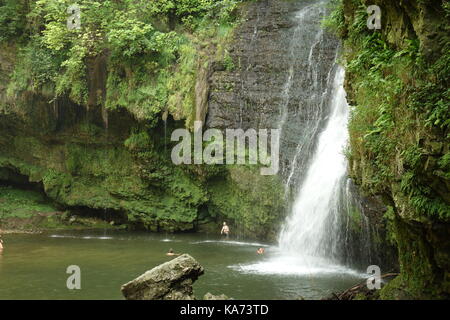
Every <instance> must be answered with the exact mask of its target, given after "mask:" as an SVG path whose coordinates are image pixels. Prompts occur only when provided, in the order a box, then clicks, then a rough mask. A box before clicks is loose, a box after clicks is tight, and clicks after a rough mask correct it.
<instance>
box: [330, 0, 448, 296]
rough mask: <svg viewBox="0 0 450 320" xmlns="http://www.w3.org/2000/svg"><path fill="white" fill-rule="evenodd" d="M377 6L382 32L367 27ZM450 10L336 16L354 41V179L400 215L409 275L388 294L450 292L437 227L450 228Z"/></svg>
mask: <svg viewBox="0 0 450 320" xmlns="http://www.w3.org/2000/svg"><path fill="white" fill-rule="evenodd" d="M372 4H376V5H378V6H380V8H381V12H382V26H383V27H382V29H381V30H379V31H376V30H375V31H372V30H369V29H368V28H367V27H366V21H367V18H368V15H367V12H366V8H367V6H368V5H372ZM449 9H450V8H449V6H448V4H447V3H444V2H442V1H437V2H431V1H413V3H408V4H404V5H403V4H400V5H398V6H397V5H394V4H393V3H391V2H388V1H381V0H379V1H374V2H370V3H369V2H368V1H363V0H359V1H350V0H348V1H347V0H344V1H342V3H341V4H340V5H339V7H338V9H337V10H336V12H335V14H334V16H333V19H332V21H334V23H335V25H336V26H337V27H336V29H337V31H338V33H339V34H340V36H341V37H343V38H344V48H345V50H344V58H345V60H346V69H347V76H346V89H347V92H348V96H349V101H350V103H351V105H352V106H353V107H352V111H351V120H350V125H349V132H350V152H349V160H350V169H351V175H352V177H353V178H354V179H355V181H356V182H357V183H358V184H360V185H361V186H362V188H363V189H365V190H366V191H367V192H369V193H371V194H381V195H383V197H384V198H385V199H387V200H388V201H387V204H388V205H391V206H392V209H393V210H391V213H392V214H390V217H389V221H390V222H389V224H390V230H391V236H390V237H391V239H395V241H396V244H397V246H398V250H399V260H400V265H401V276H400V277H399V278H398V279H396V280H395V281H393V282H392V283H391V284H389V285H387V286H386V287H385V288H384V289H383V291H382V295H381V296H382V297H383V298H402V297H403V298H437V297H447V296H448V295H449V291H448V289H449V286H448V277H449V276H448V275H449V270H450V268H449V265H450V264H449V262H450V256H449V254H448V252H449V251H448V246H447V245H443V244H442V242H445V243H448V232H447V233H445V232H436V231H435V229H436V228H443V229H444V230H447V231H448V229H449V222H450V180H449V167H448V161H447V160H448V155H447V154H448V152H449V146H450V131H449V126H450V120H449V119H450V106H449V103H448V101H449V98H450V96H449V95H450V91H449V89H448V88H449V82H448V81H449V79H450V68H449V59H450V54H449V52H450V51H449V48H450V41H449V29H448V28H449V27H448V24H445V23H444V20H445V19H443V18H444V16H445V17H446V19H448V18H449V17H450V10H449ZM328 25H330V23H328ZM438 226H439V227H438ZM437 239H440V240H437ZM440 242H441V243H440ZM399 290H400V291H402V293H399V292H400V291H399Z"/></svg>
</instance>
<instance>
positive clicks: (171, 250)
mask: <svg viewBox="0 0 450 320" xmlns="http://www.w3.org/2000/svg"><path fill="white" fill-rule="evenodd" d="M166 255H168V256H179V255H180V254H179V253H175V252H173V249H172V248H170V249H169V252H167V253H166Z"/></svg>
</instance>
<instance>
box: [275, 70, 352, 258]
mask: <svg viewBox="0 0 450 320" xmlns="http://www.w3.org/2000/svg"><path fill="white" fill-rule="evenodd" d="M343 81H344V70H343V69H342V68H340V67H339V68H338V70H337V71H336V75H335V78H334V81H333V86H332V94H331V102H330V104H331V105H330V116H329V119H328V122H327V124H326V127H325V129H324V130H323V131H322V132H321V133H320V135H319V140H318V145H317V148H316V151H315V154H314V156H313V158H312V160H311V163H310V166H309V168H308V170H307V174H306V176H305V179H304V181H303V183H302V185H301V187H300V190H299V192H298V195H297V197H296V199H295V203H294V205H293V208H292V212H291V214H290V216H289V217H288V218H287V221H286V223H285V226H284V229H283V230H282V232H281V235H280V239H279V247H280V250H281V251H282V252H286V253H288V254H289V255H293V256H298V257H301V258H302V259H303V260H308V263H313V261H314V259H317V258H322V259H324V258H329V257H332V256H333V255H334V254H335V253H336V252H335V242H337V239H338V237H337V235H336V232H338V230H337V228H335V226H337V222H338V220H339V210H338V209H339V203H338V201H339V200H340V197H339V195H340V188H341V187H342V180H343V178H344V177H345V175H346V170H347V161H346V159H345V156H344V154H343V150H344V147H345V145H346V143H347V139H348V133H347V122H348V105H347V100H346V94H345V91H344V88H343Z"/></svg>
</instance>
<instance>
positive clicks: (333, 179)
mask: <svg viewBox="0 0 450 320" xmlns="http://www.w3.org/2000/svg"><path fill="white" fill-rule="evenodd" d="M327 2H328V1H320V2H317V3H314V4H306V3H305V5H304V6H303V7H302V8H300V9H299V10H298V11H297V12H295V13H294V14H292V16H291V17H292V23H293V27H292V29H291V31H290V33H289V34H288V35H287V37H286V38H288V39H289V40H290V43H289V46H287V47H286V50H285V60H283V61H285V64H284V65H283V66H284V76H285V78H284V81H285V82H284V83H283V84H282V85H280V86H279V97H280V99H279V110H280V115H279V117H278V122H277V124H278V128H280V129H281V132H282V134H281V144H280V145H281V153H280V156H281V159H280V160H281V161H280V162H281V163H282V173H281V176H282V178H283V179H284V182H285V189H286V194H285V195H286V196H285V199H286V201H289V203H290V205H289V208H288V212H287V218H286V220H285V222H284V224H283V226H282V229H281V232H280V234H279V239H278V246H276V247H271V248H270V249H268V250H267V254H266V255H265V256H264V257H262V259H261V260H260V261H259V262H258V263H255V264H249V265H239V266H234V267H235V268H237V269H238V270H240V271H243V272H255V273H271V274H273V273H275V274H283V275H286V274H297V275H311V274H322V273H327V274H329V273H333V274H336V273H337V274H340V273H351V274H355V275H356V274H357V275H358V276H359V275H360V274H359V272H356V271H354V270H352V269H349V268H348V265H352V266H354V263H353V261H350V260H349V259H348V258H349V256H350V255H352V253H353V252H352V250H353V248H350V247H346V244H347V243H346V240H349V237H351V236H352V234H351V233H350V232H349V230H348V228H349V220H348V219H349V216H348V212H349V210H350V207H351V203H352V201H353V198H352V195H351V194H350V191H349V189H348V179H347V160H346V157H345V155H344V151H345V147H346V145H347V142H348V128H347V124H348V116H349V107H348V104H347V100H346V93H345V90H344V75H345V72H344V69H343V68H342V67H341V66H339V65H338V64H337V60H338V52H339V42H338V41H337V40H336V39H335V38H334V37H333V36H331V35H330V34H328V33H327V32H325V31H324V30H323V29H322V27H321V20H322V19H323V18H324V17H325V16H326V12H327V10H326V4H327ZM346 228H347V229H346Z"/></svg>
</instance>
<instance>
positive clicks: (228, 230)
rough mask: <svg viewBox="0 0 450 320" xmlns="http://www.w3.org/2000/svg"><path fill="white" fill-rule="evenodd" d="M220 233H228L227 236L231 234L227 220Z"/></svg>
mask: <svg viewBox="0 0 450 320" xmlns="http://www.w3.org/2000/svg"><path fill="white" fill-rule="evenodd" d="M220 234H224V235H226V237H227V238H228V236H229V235H230V228H229V227H228V226H227V223H226V222H224V223H223V227H222V230H221V231H220Z"/></svg>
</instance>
